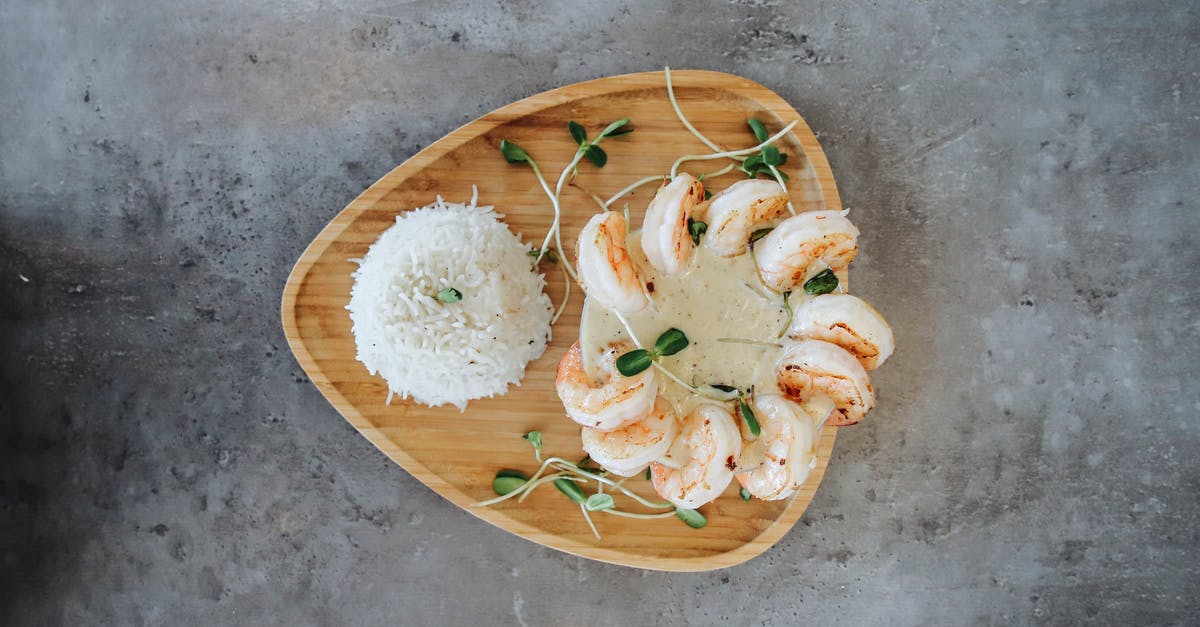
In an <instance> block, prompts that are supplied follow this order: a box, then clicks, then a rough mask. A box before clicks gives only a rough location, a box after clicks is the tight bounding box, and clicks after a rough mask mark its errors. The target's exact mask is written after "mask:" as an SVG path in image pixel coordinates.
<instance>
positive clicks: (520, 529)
mask: <svg viewBox="0 0 1200 627" xmlns="http://www.w3.org/2000/svg"><path fill="white" fill-rule="evenodd" d="M714 81H717V82H720V83H722V85H721V86H720V87H719V89H724V90H726V91H730V92H733V93H734V94H736V95H738V96H742V97H746V98H748V99H750V100H752V101H754V102H756V103H757V104H759V105H762V106H763V107H764V108H766V109H767V110H769V111H771V112H772V113H773V114H775V115H777V116H779V117H780V119H785V120H791V119H795V120H798V123H797V124H796V126H795V128H793V130H792V133H791V134H792V136H793V137H794V138H795V140H796V141H797V143H798V144H800V145H801V146H802V147H803V148H804V153H805V157H806V158H807V159H808V160H809V162H810V164H811V165H812V167H813V171H814V174H815V175H816V180H817V187H818V189H820V191H821V196H822V199H823V201H824V204H825V207H826V208H827V209H841V208H842V204H841V198H840V195H839V193H838V189H837V183H836V181H835V179H834V177H833V172H832V169H831V168H830V166H829V162H828V160H827V158H826V156H825V152H824V150H823V148H822V147H821V145H820V141H819V140H818V139H817V137H816V135H815V134H814V133H813V132H812V130H811V129H810V128H809V126H808V123H807V122H806V121H805V120H804V118H803V116H801V115H800V113H799V112H798V111H796V109H795V108H794V107H792V106H791V105H790V104H788V102H787V101H786V100H784V99H783V98H782V97H781V96H779V95H778V94H776V93H775V92H774V91H772V90H770V89H769V88H767V87H766V86H764V85H762V84H760V83H758V82H756V81H753V80H751V79H748V78H745V77H742V76H738V75H736V74H730V73H726V72H717V71H712V70H686V69H684V70H675V69H672V70H671V82H672V84H673V85H674V87H675V88H676V89H679V88H688V87H695V88H706V89H712V88H714V87H713V82H714ZM665 86H666V78H665V72H664V71H662V70H658V71H651V72H635V73H630V74H618V75H614V76H606V77H601V78H595V79H591V80H587V81H582V82H578V83H573V84H570V85H565V86H562V87H557V88H554V89H550V90H547V91H543V92H539V93H536V94H533V95H530V96H527V97H525V98H522V99H520V100H517V101H515V102H512V103H509V104H507V105H504V106H502V107H500V108H498V109H495V110H493V111H490V112H488V113H485V114H484V115H482V116H480V117H478V118H476V119H474V120H472V121H470V122H467V123H465V124H463V125H461V126H459V127H458V128H456V129H454V130H453V131H451V132H449V133H447V134H446V135H444V136H442V137H441V138H439V139H438V140H437V141H435V142H433V143H432V144H430V145H428V146H426V147H425V148H423V149H421V150H420V151H418V152H417V153H416V154H414V155H412V156H411V157H409V158H408V159H406V160H405V161H404V162H402V163H400V164H399V165H397V166H396V167H394V168H392V169H391V170H389V171H388V172H387V173H386V174H384V175H383V176H382V177H380V178H379V179H378V180H376V181H375V182H374V183H372V184H371V185H370V186H368V187H367V189H365V190H364V191H363V192H362V193H360V194H359V195H358V196H356V197H355V198H354V199H353V200H351V201H350V203H349V204H347V205H346V207H345V208H343V209H342V210H341V211H339V212H338V213H337V215H335V216H334V217H333V218H332V219H331V220H330V221H329V222H328V223H327V224H326V225H325V226H324V227H323V228H322V229H321V230H320V231H319V232H318V233H317V235H316V236H315V237H314V238H313V240H312V241H311V242H309V244H308V245H307V246H305V248H304V251H303V252H302V253H301V255H300V257H299V258H298V259H297V261H296V263H295V264H294V265H293V266H292V269H291V271H290V272H289V273H288V276H287V279H286V281H285V284H284V289H283V294H282V298H281V302H280V310H281V322H282V325H283V330H284V336H285V337H286V339H287V343H288V347H289V348H290V349H291V351H292V354H293V356H294V357H295V359H296V361H297V362H298V363H299V365H300V367H301V369H303V370H304V373H305V375H306V376H308V378H309V380H310V381H311V382H312V383H313V385H314V386H316V387H317V389H318V390H319V391H320V392H321V395H322V396H323V397H324V398H325V399H326V400H327V401H328V402H329V403H330V404H331V405H332V406H333V408H334V409H335V410H336V411H337V412H338V413H339V414H340V415H341V416H342V417H343V418H345V419H346V421H347V422H349V423H350V424H351V425H352V426H353V427H354V428H355V430H357V431H358V432H359V434H361V435H362V436H363V437H365V438H366V439H367V440H368V441H369V442H371V444H373V445H374V446H375V447H376V448H377V449H379V450H380V452H382V453H383V454H384V455H386V456H387V457H388V458H389V459H391V460H392V461H393V462H395V463H396V464H398V465H399V466H400V467H401V468H403V469H404V470H405V471H407V472H408V473H409V474H410V475H412V476H413V477H414V478H416V479H417V480H418V481H420V482H421V483H422V484H424V485H425V486H426V487H428V488H430V489H432V490H433V491H434V492H435V493H437V494H438V496H440V497H442V498H445V499H446V500H447V501H449V502H451V503H453V504H454V505H456V506H457V507H459V509H462V510H465V511H466V512H468V513H470V514H471V515H472V516H475V517H476V518H480V519H482V520H485V521H487V522H488V523H491V524H492V525H495V526H496V527H499V528H500V529H501V530H503V531H506V532H508V533H512V534H513V535H516V536H519V537H522V538H524V539H525V540H529V541H531V542H535V543H537V544H539V545H542V546H546V547H549V548H552V549H555V550H558V551H563V552H565V553H568V554H571V555H576V556H579V557H585V558H588V559H593V560H597V561H601V562H606V563H610V564H615V565H619V566H626V567H631V568H641V569H648V570H658V571H668V572H699V571H708V570H715V569H717V568H726V567H730V566H734V565H737V564H740V563H742V562H745V561H747V560H750V559H752V558H754V557H756V556H758V555H760V554H762V553H764V552H765V551H766V550H767V549H769V548H770V547H772V546H774V545H775V544H776V543H777V542H778V541H779V540H780V539H781V538H782V537H783V536H784V534H786V533H787V532H788V531H790V530H791V529H792V527H794V526H795V524H796V522H797V521H798V520H799V519H800V516H802V515H803V514H804V511H805V510H806V509H807V508H808V504H809V503H810V502H811V500H812V499H811V498H809V499H808V500H806V501H803V502H802V501H801V499H800V498H795V497H794V498H792V499H791V501H790V502H789V503H788V504H787V506H786V507H785V508H784V509H783V511H781V512H780V514H779V516H778V517H776V518H775V519H773V520H772V521H771V522H770V524H768V525H767V526H766V527H765V528H763V529H762V530H761V531H760V532H759V534H758V535H756V536H755V537H753V538H752V539H750V540H748V541H746V542H745V543H743V544H741V545H740V546H737V547H735V548H733V549H730V550H728V551H724V552H721V553H715V554H711V555H704V556H693V557H653V558H651V557H647V556H636V555H635V554H631V553H627V552H622V551H618V550H614V549H608V548H605V547H604V546H602V545H593V544H587V543H583V542H578V541H576V540H572V539H571V538H568V537H565V536H560V535H557V534H553V533H549V532H546V531H545V530H543V529H540V528H537V527H534V526H532V525H530V524H528V523H525V522H522V521H520V520H517V519H515V518H512V517H510V516H507V515H505V514H504V513H503V510H496V509H493V508H490V507H471V506H470V503H472V502H474V500H475V499H474V498H472V497H471V496H470V495H468V494H466V493H465V492H463V491H462V490H460V489H459V488H458V487H456V486H454V485H453V484H450V483H449V482H447V481H446V480H445V479H442V478H441V477H440V476H439V475H437V474H436V473H434V472H432V471H431V470H430V469H429V468H428V467H426V466H425V465H424V464H422V463H421V462H420V461H418V460H417V459H416V458H414V457H412V456H411V455H409V454H408V453H407V452H406V451H405V450H404V449H403V448H400V447H398V446H397V445H396V444H395V443H393V442H392V441H391V440H390V439H389V438H387V437H386V436H385V435H384V434H383V433H382V431H381V430H380V429H379V428H377V427H376V426H375V425H374V424H372V423H371V422H370V421H369V420H368V419H367V418H366V417H364V416H363V415H362V414H361V413H360V412H359V411H358V409H357V408H356V407H355V406H354V404H353V403H351V402H350V401H349V400H348V399H347V398H346V397H345V396H343V395H342V394H341V393H340V392H339V391H338V390H337V388H336V386H334V385H333V383H332V382H331V381H330V380H329V378H328V377H327V376H326V375H325V373H324V372H323V371H322V369H321V367H320V365H319V363H318V362H317V360H316V358H314V357H313V355H312V353H311V352H310V351H309V349H308V347H307V346H306V345H305V342H304V338H303V336H302V334H301V333H300V326H299V324H298V320H299V317H298V315H297V307H296V304H297V299H298V297H299V293H300V289H301V287H302V285H303V284H304V282H305V279H306V278H307V276H308V274H309V273H310V271H311V270H312V268H313V266H314V265H315V264H316V262H317V260H318V259H319V258H320V257H321V256H322V255H323V254H324V253H325V251H326V250H327V249H328V248H329V246H330V245H331V244H333V243H334V242H335V241H337V239H338V237H339V236H340V235H341V234H342V233H343V232H344V231H345V230H346V229H347V228H348V227H349V226H350V225H351V224H352V223H353V222H354V221H355V220H356V219H357V218H358V217H359V216H360V215H362V214H363V213H364V212H366V211H367V210H368V209H369V208H370V207H372V206H373V205H374V204H375V203H376V202H377V201H378V200H379V199H381V198H382V197H384V196H386V195H387V194H388V193H390V192H391V191H392V190H393V189H395V188H396V187H398V186H399V185H401V184H403V183H404V181H406V180H407V179H408V178H409V177H410V176H412V175H413V174H416V173H419V172H420V171H422V170H423V169H424V168H425V167H426V166H428V165H429V164H431V163H433V162H435V161H437V160H438V159H440V158H441V157H443V156H445V155H446V154H448V153H450V152H452V151H454V150H456V149H457V148H459V147H460V146H462V145H463V144H465V143H467V142H469V141H471V140H473V139H475V138H476V137H479V136H481V135H485V134H487V133H488V132H490V131H492V130H494V129H495V128H497V127H499V126H501V125H503V124H505V123H507V122H511V121H513V120H516V119H519V118H522V117H525V116H527V115H531V114H534V113H537V112H539V111H542V110H545V109H549V108H553V107H556V106H560V105H563V104H567V103H569V102H572V101H576V100H580V99H584V98H588V97H593V96H600V95H605V94H614V93H622V92H627V91H635V90H638V89H654V88H659V89H665ZM509 393H511V391H510V392H509ZM408 407H409V406H408V405H399V406H397V409H399V410H401V412H402V413H401V417H403V415H404V414H406V413H407V412H408ZM836 433H837V428H836V427H832V426H826V427H824V429H822V431H821V434H820V440H821V441H822V446H821V447H819V448H823V447H824V442H825V441H826V440H828V444H827V446H828V449H829V451H830V454H831V457H832V451H833V447H834V444H835V440H836ZM827 465H828V460H826V463H824V464H818V466H817V468H816V469H814V471H813V475H815V476H811V477H810V478H809V481H815V482H816V484H815V486H814V496H815V493H816V490H817V489H819V486H820V484H821V482H822V481H823V480H824V474H825V470H826V467H827ZM639 557H640V559H634V558H639Z"/></svg>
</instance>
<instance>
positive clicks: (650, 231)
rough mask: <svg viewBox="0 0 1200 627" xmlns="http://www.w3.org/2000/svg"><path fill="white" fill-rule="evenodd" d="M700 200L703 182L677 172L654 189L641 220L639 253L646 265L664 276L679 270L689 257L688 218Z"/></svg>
mask: <svg viewBox="0 0 1200 627" xmlns="http://www.w3.org/2000/svg"><path fill="white" fill-rule="evenodd" d="M703 201H704V184H703V183H701V182H700V181H698V180H696V177H694V176H692V175H691V174H687V173H683V174H678V175H676V176H675V178H673V179H671V181H670V182H668V183H667V184H665V185H663V186H662V187H660V188H658V193H656V194H655V195H654V200H651V201H650V206H649V207H647V208H646V218H645V220H644V221H643V222H642V252H644V253H645V254H646V259H647V260H648V261H649V262H650V265H652V266H654V267H655V268H656V269H657V270H658V271H659V272H662V273H663V274H666V275H674V274H679V273H680V272H683V270H684V268H686V267H687V264H688V261H689V260H691V258H692V234H691V232H689V231H688V219H689V218H691V217H692V213H693V211H694V210H695V208H696V205H697V204H699V203H701V202H703Z"/></svg>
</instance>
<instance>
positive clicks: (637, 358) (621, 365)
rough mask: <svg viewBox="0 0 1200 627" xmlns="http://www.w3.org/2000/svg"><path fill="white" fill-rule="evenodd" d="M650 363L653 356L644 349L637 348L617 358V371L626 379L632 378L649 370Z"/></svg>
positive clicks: (652, 360)
mask: <svg viewBox="0 0 1200 627" xmlns="http://www.w3.org/2000/svg"><path fill="white" fill-rule="evenodd" d="M652 363H654V355H651V354H650V351H648V350H646V349H644V348H637V349H634V350H631V351H629V352H628V353H625V354H624V355H621V356H620V357H618V358H617V371H618V372H620V373H621V374H623V375H625V376H627V377H632V376H633V375H635V374H638V373H639V372H642V371H643V370H645V369H646V368H649V367H650V364H652Z"/></svg>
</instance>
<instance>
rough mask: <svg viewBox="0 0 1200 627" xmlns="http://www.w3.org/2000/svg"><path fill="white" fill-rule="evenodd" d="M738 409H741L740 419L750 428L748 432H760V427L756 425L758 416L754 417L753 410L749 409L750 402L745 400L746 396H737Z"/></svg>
mask: <svg viewBox="0 0 1200 627" xmlns="http://www.w3.org/2000/svg"><path fill="white" fill-rule="evenodd" d="M738 409H740V410H742V420H745V421H746V426H747V427H748V428H749V429H750V433H752V434H754V435H759V434H761V433H762V427H759V426H758V418H755V417H754V410H753V409H750V404H749V403H747V402H746V397H744V396H738Z"/></svg>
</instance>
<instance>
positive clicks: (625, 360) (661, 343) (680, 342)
mask: <svg viewBox="0 0 1200 627" xmlns="http://www.w3.org/2000/svg"><path fill="white" fill-rule="evenodd" d="M687 346H688V339H687V336H686V335H684V334H683V331H680V330H679V329H676V328H670V329H667V330H666V331H664V332H663V334H662V335H660V336H658V339H657V340H655V341H654V348H653V349H650V350H647V349H645V348H635V349H633V350H631V351H629V352H627V353H625V354H624V355H621V356H620V357H618V358H617V371H618V372H620V373H621V374H623V375H625V376H627V377H632V376H634V375H636V374H638V373H640V372H642V371H644V370H645V369H647V368H649V367H650V366H651V365H653V364H654V360H656V359H658V358H659V357H667V356H670V355H674V354H675V353H678V352H679V351H681V350H683V349H685V348H687Z"/></svg>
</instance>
